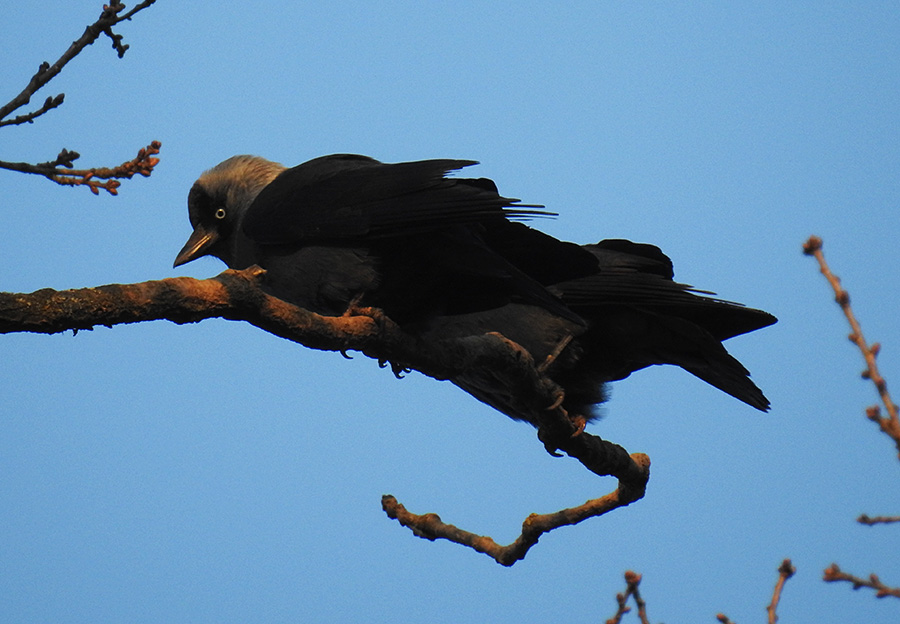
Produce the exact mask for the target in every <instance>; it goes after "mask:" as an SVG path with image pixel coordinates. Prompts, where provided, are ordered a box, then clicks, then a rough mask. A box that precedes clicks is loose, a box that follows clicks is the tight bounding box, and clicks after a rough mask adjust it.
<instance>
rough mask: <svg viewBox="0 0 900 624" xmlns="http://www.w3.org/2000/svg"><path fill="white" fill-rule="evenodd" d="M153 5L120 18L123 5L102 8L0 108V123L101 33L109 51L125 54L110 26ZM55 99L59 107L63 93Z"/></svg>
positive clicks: (141, 5) (144, 4) (116, 3)
mask: <svg viewBox="0 0 900 624" xmlns="http://www.w3.org/2000/svg"><path fill="white" fill-rule="evenodd" d="M154 2H156V0H145V1H144V2H141V3H139V4H137V5H135V7H134V8H133V9H131V10H130V11H128V12H127V13H125V14H124V15H119V13H121V12H122V10H124V9H125V5H124V4H122V3H121V2H119V1H118V0H111V2H110V3H109V4H108V5H106V4H105V5H103V12H101V13H100V17H99V18H98V19H97V21H96V22H94V23H93V24H91V25H89V26H88V27H87V28H85V29H84V34H82V35H81V37H79V38H78V39H76V40H75V41H74V42H72V45H70V46H69V48H68V49H67V50H66V51H65V52H63V54H62V56H60V57H59V59H57V61H56V62H55V63H53V64H52V65H51V64H50V63H47V62H44V63H41V66H40V67H39V68H38V70H37V73H35V74H34V76H32V77H31V80H30V81H29V82H28V85H26V87H25V88H24V89H23V90H22V92H21V93H19V95H17V96H16V97H14V98H13V99H12V100H10V101H9V102H8V103H7V104H5V105H3V106H0V120H3V119H5V118H6V117H7V116H8V115H9V114H10V113H11V112H13V111H15V110H17V109H19V108H21V107H23V106H25V105H26V104H28V103H29V102H31V96H33V95H34V94H35V93H36V92H37V91H38V90H39V89H41V87H43V86H44V85H46V84H47V83H48V82H50V81H51V80H53V78H55V77H56V76H57V74H59V73H60V72H61V71H62V69H63V67H65V66H66V64H68V62H69V61H71V60H72V59H73V58H75V57H76V56H78V54H79V53H80V52H81V51H82V50H83V49H85V48H86V47H87V46H89V45H91V44H92V43H94V42H95V41H96V40H97V38H98V37H99V36H100V35H101V34H105V35H107V36H108V37H109V38H110V39H112V41H113V48H114V49H115V50H116V52H117V53H118V55H119V58H122V56H124V55H125V51H126V50H127V49H128V46H127V45H123V44H122V36H121V35H117V34H115V33H113V32H112V27H113V26H115V25H116V24H118V23H119V22H123V21H125V20H130V19H131V18H132V16H133V15H134V14H135V13H137V12H138V11H141V10H142V9H145V8H147V7H148V6H150V5H151V4H153V3H154ZM56 97H57V98H59V103H58V104H56V106H59V104H62V97H63V94H60V95H58V96H56ZM54 99H55V98H54ZM46 105H47V103H46V102H45V107H46ZM56 106H50V107H47V108H45V110H43V111H42V112H40V113H38V111H35V112H34V113H29V114H28V115H24V116H20V117H28V116H29V115H31V117H30V119H24V120H23V121H20V122H16V123H25V122H31V121H33V120H34V118H35V117H37V116H38V115H41V114H43V113H45V112H47V111H48V110H50V109H52V108H56ZM42 108H44V107H42ZM17 119H18V118H17ZM13 122H14V120H13V121H10V122H0V125H7V124H9V123H13Z"/></svg>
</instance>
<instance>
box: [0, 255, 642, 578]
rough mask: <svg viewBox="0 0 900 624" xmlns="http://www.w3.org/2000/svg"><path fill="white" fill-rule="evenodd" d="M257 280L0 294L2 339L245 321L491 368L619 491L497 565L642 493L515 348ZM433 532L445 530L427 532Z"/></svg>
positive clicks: (430, 363) (553, 521)
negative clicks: (281, 293) (421, 329)
mask: <svg viewBox="0 0 900 624" xmlns="http://www.w3.org/2000/svg"><path fill="white" fill-rule="evenodd" d="M264 276H265V271H263V270H262V269H260V268H259V267H251V268H249V269H245V270H243V271H233V270H226V271H224V272H223V273H221V274H220V275H218V276H216V277H214V278H212V279H207V280H196V279H192V278H187V277H177V278H170V279H164V280H158V281H150V282H142V283H139V284H111V285H107V286H100V287H97V288H83V289H77V290H66V291H56V290H52V289H43V290H38V291H36V292H34V293H31V294H21V293H0V333H10V332H22V331H26V332H36V333H45V334H53V333H58V332H62V331H66V330H69V329H71V330H74V331H78V330H89V329H93V327H94V326H96V325H105V326H107V327H111V326H112V325H116V324H119V323H136V322H141V321H150V320H161V319H167V320H169V321H172V322H174V323H179V324H182V323H195V322H198V321H201V320H203V319H207V318H224V319H229V320H235V321H237V320H241V321H247V322H248V323H251V324H252V325H255V326H256V327H259V328H260V329H263V330H265V331H267V332H269V333H271V334H274V335H276V336H279V337H281V338H285V339H287V340H291V341H293V342H297V343H299V344H302V345H304V346H306V347H309V348H312V349H319V350H324V351H339V352H342V353H343V352H346V351H348V350H355V351H360V352H362V353H364V354H365V355H367V356H369V357H371V358H374V359H377V360H378V361H379V363H380V364H382V365H383V364H386V363H390V365H391V368H392V369H393V370H394V371H399V370H404V369H414V370H418V371H420V372H421V373H423V374H425V375H428V376H429V377H433V378H435V379H439V380H445V379H446V380H451V381H452V380H453V379H454V378H456V377H458V376H461V375H463V374H464V373H466V372H471V371H472V370H478V369H488V370H491V372H492V375H493V376H495V377H496V379H497V383H500V384H503V385H504V386H505V387H506V388H507V389H509V392H510V394H512V395H514V396H516V397H517V398H518V399H519V404H518V405H517V408H518V409H520V410H521V413H522V416H523V417H528V418H529V419H530V420H531V421H532V422H537V423H539V430H538V435H539V438H540V439H541V441H543V442H544V445H545V447H546V448H547V449H548V450H549V451H555V450H556V449H560V450H562V451H564V452H566V453H567V454H568V455H569V456H571V457H574V458H576V459H578V461H580V462H581V463H582V464H583V465H584V466H585V467H586V468H587V469H588V470H590V471H591V472H594V473H595V474H597V475H601V476H605V475H612V476H614V477H616V478H617V479H619V487H618V489H617V490H616V491H615V492H613V493H611V494H608V495H607V496H604V497H602V498H599V499H596V500H595V501H588V502H587V503H585V504H584V505H582V506H580V507H574V508H572V509H567V510H563V511H560V512H557V513H555V514H546V515H536V516H531V517H529V518H528V519H527V520H526V521H525V523H524V526H523V532H522V536H521V537H520V538H519V539H518V540H516V542H515V543H514V544H512V545H510V546H509V547H505V548H507V549H508V550H507V551H505V552H506V554H499V555H498V556H497V557H495V558H496V559H497V560H498V561H500V562H501V563H503V564H504V565H511V563H512V562H514V561H516V560H518V559H521V558H522V557H523V556H524V554H525V552H527V550H528V549H529V548H530V547H531V546H533V545H534V544H535V543H536V542H537V540H538V538H539V537H540V535H541V534H543V533H545V532H547V531H550V530H552V529H554V528H556V527H558V526H564V525H568V524H577V523H578V522H581V521H582V520H585V519H586V518H589V517H592V516H598V515H602V514H604V513H607V512H609V511H611V510H612V509H615V508H617V507H621V506H624V505H627V504H629V503H631V502H633V501H635V500H638V499H639V498H641V497H642V496H643V495H644V490H645V488H646V484H647V480H648V478H649V468H650V460H649V458H648V457H647V456H646V455H641V454H636V455H634V456H629V454H628V452H627V451H626V450H625V449H623V448H622V447H621V446H619V445H617V444H613V443H611V442H607V441H606V440H603V439H601V438H599V437H597V436H594V435H591V434H589V433H586V432H584V431H583V430H582V429H580V428H579V426H578V422H577V419H571V418H569V416H568V414H567V413H566V411H565V410H564V409H563V408H562V407H561V406H560V403H561V401H560V397H561V396H562V389H561V388H560V387H559V386H558V385H557V384H556V383H555V382H553V380H551V379H550V378H549V377H547V376H546V375H545V374H544V371H543V370H542V368H541V367H540V366H535V364H534V361H533V360H532V358H531V356H530V355H529V354H528V353H527V352H526V351H525V350H524V349H522V348H521V347H520V346H519V345H517V344H516V343H514V342H512V341H510V340H507V339H506V338H504V337H503V336H500V335H498V334H484V335H481V336H470V337H466V338H462V339H454V340H445V341H430V342H423V341H421V340H419V339H418V338H417V337H416V336H414V335H412V334H408V333H406V332H404V331H403V330H402V329H401V328H400V327H399V326H397V325H396V324H395V323H394V322H393V321H391V320H390V319H389V318H388V317H386V316H385V315H384V314H383V313H382V312H381V311H380V310H375V309H371V308H361V309H353V310H352V311H348V312H347V313H346V314H344V315H343V316H340V317H327V316H321V315H318V314H314V313H312V312H309V311H308V310H304V309H302V308H298V307H296V306H293V305H291V304H289V303H286V302H284V301H282V300H281V299H277V298H275V297H272V296H270V295H268V294H266V293H265V292H264V290H263V289H262V288H261V285H262V284H264ZM547 406H550V407H549V408H548V407H547ZM395 502H396V501H395ZM384 504H385V510H386V511H388V515H391V511H389V509H393V510H395V511H396V515H395V516H391V517H396V518H397V519H398V520H400V521H401V523H402V524H405V525H406V526H410V527H411V528H414V527H416V526H422V527H426V528H423V529H421V533H422V535H423V536H426V537H427V536H429V535H433V536H432V537H430V538H429V539H435V538H437V537H444V538H446V539H452V538H450V537H448V535H451V534H453V535H468V536H470V537H461V538H459V539H454V540H453V541H457V542H458V543H461V544H466V545H471V544H469V543H468V542H472V543H474V542H473V540H475V541H477V540H490V538H480V537H478V536H474V537H472V534H467V533H466V532H464V531H460V530H459V529H456V528H455V527H450V526H449V525H443V523H440V520H439V519H438V518H437V517H436V516H433V515H431V516H421V517H419V516H414V515H412V514H408V512H406V511H405V509H403V508H402V506H400V505H399V504H396V505H392V504H391V503H390V501H388V502H387V503H384ZM404 513H406V514H407V515H403V514H404ZM404 518H405V519H407V520H408V522H406V521H404ZM416 518H423V519H420V520H416ZM437 525H440V526H441V527H443V528H442V529H440V530H439V529H434V528H433V527H434V526H437ZM415 530H416V529H415V528H414V531H415ZM429 531H430V532H429ZM440 531H444V533H446V534H442V533H441V532H440ZM417 534H419V533H417ZM476 538H477V539H476ZM466 540H468V542H467V541H466ZM490 541H491V543H492V540H490ZM484 543H487V542H484ZM494 546H496V545H494ZM472 547H473V548H476V550H480V551H481V552H487V550H486V549H484V548H478V547H475V546H472ZM496 548H498V549H502V548H503V547H498V546H497V547H496ZM497 552H500V551H497Z"/></svg>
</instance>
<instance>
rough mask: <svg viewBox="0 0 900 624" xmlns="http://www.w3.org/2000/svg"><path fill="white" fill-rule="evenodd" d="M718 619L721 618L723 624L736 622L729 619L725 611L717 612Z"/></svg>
mask: <svg viewBox="0 0 900 624" xmlns="http://www.w3.org/2000/svg"><path fill="white" fill-rule="evenodd" d="M716 619H717V620H719V621H720V622H721V623H722V624H735V622H733V621H731V620H729V619H728V616H727V615H725V614H724V613H719V614H717V615H716Z"/></svg>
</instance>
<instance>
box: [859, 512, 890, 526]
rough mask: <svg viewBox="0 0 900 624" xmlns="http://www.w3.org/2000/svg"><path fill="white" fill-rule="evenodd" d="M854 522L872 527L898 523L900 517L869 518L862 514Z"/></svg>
mask: <svg viewBox="0 0 900 624" xmlns="http://www.w3.org/2000/svg"><path fill="white" fill-rule="evenodd" d="M856 521H857V522H859V523H860V524H866V525H868V526H872V525H873V524H892V523H894V522H900V516H873V517H871V518H870V517H869V516H867V515H866V514H862V515H860V517H859V518H857V519H856Z"/></svg>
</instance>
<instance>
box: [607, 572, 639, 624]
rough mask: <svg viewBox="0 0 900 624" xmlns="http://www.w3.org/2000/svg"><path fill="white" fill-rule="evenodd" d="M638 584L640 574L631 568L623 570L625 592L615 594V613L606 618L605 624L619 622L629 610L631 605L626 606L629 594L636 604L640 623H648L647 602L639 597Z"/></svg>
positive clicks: (617, 623)
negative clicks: (616, 606)
mask: <svg viewBox="0 0 900 624" xmlns="http://www.w3.org/2000/svg"><path fill="white" fill-rule="evenodd" d="M640 584H641V575H640V574H638V573H637V572H632V571H631V570H628V571H627V572H625V593H623V594H622V593H620V594H616V603H617V604H618V606H619V608H618V610H617V611H616V613H615V615H613V616H612V617H611V618H609V619H608V620H606V624H619V623H620V622H621V621H622V616H623V615H625V614H626V613H628V612H629V611H631V607H629V606H628V598H629V597H630V596H633V597H634V604H636V605H637V608H638V618H640V620H641V624H650V620H649V619H647V603H646V602H644V599H643V598H641V593H640V591H639V590H638V585H640Z"/></svg>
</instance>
